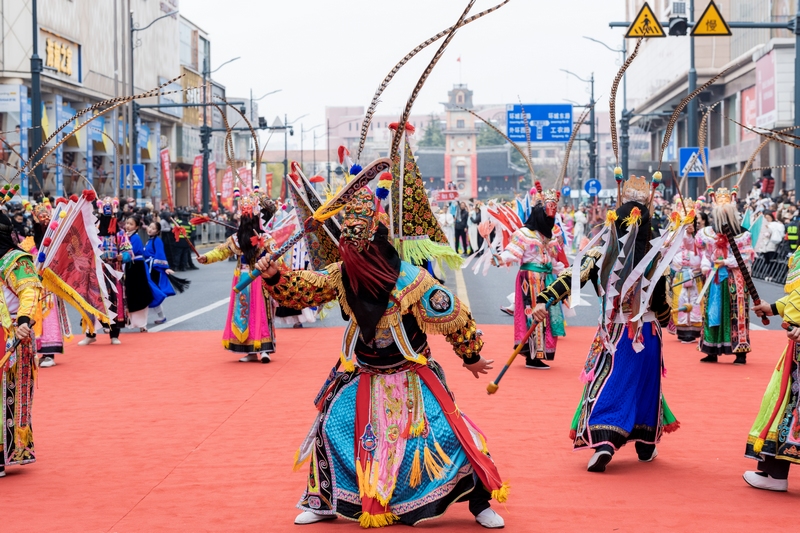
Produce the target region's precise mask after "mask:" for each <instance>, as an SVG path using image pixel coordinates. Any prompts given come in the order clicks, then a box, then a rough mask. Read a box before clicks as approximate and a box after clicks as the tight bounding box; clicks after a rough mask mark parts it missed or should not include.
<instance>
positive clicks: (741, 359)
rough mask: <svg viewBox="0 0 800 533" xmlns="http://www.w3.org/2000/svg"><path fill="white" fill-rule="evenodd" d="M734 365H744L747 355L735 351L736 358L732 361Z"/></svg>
mask: <svg viewBox="0 0 800 533" xmlns="http://www.w3.org/2000/svg"><path fill="white" fill-rule="evenodd" d="M733 364H734V365H746V364H747V355H745V354H743V353H737V354H736V359H735V360H734V361H733Z"/></svg>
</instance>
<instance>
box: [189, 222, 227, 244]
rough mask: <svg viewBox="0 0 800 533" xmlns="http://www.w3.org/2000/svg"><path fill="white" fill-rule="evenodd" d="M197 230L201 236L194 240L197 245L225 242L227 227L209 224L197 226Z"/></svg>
mask: <svg viewBox="0 0 800 533" xmlns="http://www.w3.org/2000/svg"><path fill="white" fill-rule="evenodd" d="M196 229H197V231H199V232H200V234H199V236H198V237H195V239H194V242H195V245H198V244H200V245H202V244H216V243H220V242H224V241H225V229H226V228H225V226H220V225H219V224H213V223H207V224H200V225H199V226H196Z"/></svg>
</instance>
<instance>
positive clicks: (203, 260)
mask: <svg viewBox="0 0 800 533" xmlns="http://www.w3.org/2000/svg"><path fill="white" fill-rule="evenodd" d="M197 262H198V263H200V264H201V265H205V264H206V263H208V257H206V256H204V255H201V256H200V257H198V258H197Z"/></svg>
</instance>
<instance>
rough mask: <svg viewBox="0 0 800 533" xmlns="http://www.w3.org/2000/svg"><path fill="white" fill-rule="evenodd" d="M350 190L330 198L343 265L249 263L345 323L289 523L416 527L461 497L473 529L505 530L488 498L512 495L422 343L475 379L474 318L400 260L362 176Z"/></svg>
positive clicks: (301, 454)
mask: <svg viewBox="0 0 800 533" xmlns="http://www.w3.org/2000/svg"><path fill="white" fill-rule="evenodd" d="M365 172H366V171H365ZM351 184H355V185H353V186H352V187H350V190H348V188H347V187H346V188H345V189H343V191H342V192H340V193H339V195H338V196H337V198H340V199H344V200H343V201H347V204H346V207H345V214H344V222H343V229H342V235H341V238H340V241H339V250H340V254H341V257H342V261H341V262H338V263H334V264H331V265H329V266H328V267H327V268H326V269H325V270H322V271H318V272H311V271H292V270H289V269H287V268H286V267H285V266H282V267H281V268H280V269H279V266H278V265H277V264H275V263H271V262H270V261H269V259H268V258H263V259H262V260H260V261H259V263H258V265H257V266H258V268H259V269H261V271H262V272H263V274H262V275H263V276H264V277H265V278H266V279H265V284H266V285H265V288H266V290H267V291H268V292H269V294H271V295H272V296H273V297H274V298H275V299H276V300H277V301H278V302H280V303H281V305H286V306H291V307H294V308H297V309H301V308H304V307H308V306H312V305H322V304H324V303H325V302H329V301H334V300H338V302H339V304H340V306H341V308H342V310H343V312H344V313H345V314H346V315H347V317H348V319H349V322H348V324H347V326H346V329H345V333H344V338H343V343H342V346H343V347H342V354H341V358H340V363H341V368H342V370H343V371H342V372H332V373H331V377H330V381H329V382H328V383H326V384H325V385H324V386H323V390H322V391H321V393H320V395H319V398H320V400H319V402H318V403H317V408H318V409H319V413H318V414H317V417H316V420H315V422H314V424H313V426H312V428H311V431H310V432H309V434H308V437H307V438H306V440H305V441H304V443H303V444H302V446H301V448H300V450H299V451H298V453H297V455H296V461H295V469H299V468H300V466H301V465H302V464H303V463H305V462H306V461H310V464H309V476H308V486H307V489H306V491H305V493H304V494H303V496H302V498H301V500H300V502H299V504H298V507H299V508H300V509H302V511H303V512H302V513H300V515H298V517H297V518H296V520H295V523H296V524H308V523H313V522H318V521H320V520H325V519H331V518H336V517H337V516H342V517H345V518H348V519H351V520H357V521H359V523H360V524H361V525H362V527H380V526H386V525H390V524H393V523H397V522H399V523H403V524H409V525H413V524H417V523H419V522H421V521H424V520H428V519H431V518H434V517H437V516H440V515H441V514H443V513H444V512H445V510H446V509H447V507H448V506H449V505H450V504H452V503H455V502H457V501H468V502H469V508H470V511H471V512H472V513H473V515H475V517H476V521H477V522H478V523H480V524H481V525H483V526H484V527H492V528H497V527H502V526H503V519H502V518H501V517H500V516H499V515H498V514H497V513H495V512H494V510H492V509H491V507H490V503H489V502H490V500H491V499H492V498H494V499H496V500H497V501H499V502H503V501H505V500H506V497H507V493H508V488H507V486H506V485H504V484H503V482H502V481H501V479H500V475H499V473H498V472H497V469H496V467H495V465H494V463H493V462H492V460H491V458H490V457H489V455H488V450H487V447H486V438H485V437H484V436H483V434H482V433H481V432H480V430H478V429H477V427H476V426H475V425H474V424H473V423H472V422H471V421H470V419H469V418H467V416H466V415H464V414H463V413H462V412H461V411H460V410H459V409H458V407H457V406H456V404H455V403H454V400H453V396H452V393H451V392H450V391H449V389H448V388H447V385H446V383H445V379H444V373H443V371H442V368H441V367H440V366H439V364H438V363H437V362H435V361H434V360H433V358H432V356H431V350H430V348H429V346H428V343H427V336H428V335H429V334H440V335H445V337H446V338H447V340H448V341H449V342H450V343H451V344H452V345H453V348H454V351H455V352H456V354H457V355H458V356H459V357H461V358H462V359H463V362H464V366H465V367H466V368H467V369H468V370H469V371H471V372H472V373H473V374H474V375H475V377H478V376H479V375H480V374H484V373H486V371H487V370H489V369H491V363H492V362H491V361H487V360H485V359H483V358H482V357H481V355H480V351H481V348H482V346H483V342H482V341H481V339H480V337H479V335H478V331H477V328H476V327H475V321H474V320H473V319H472V316H471V315H470V313H469V310H468V309H467V308H466V307H465V306H464V305H463V304H462V303H461V302H460V301H459V300H458V298H456V297H455V296H454V295H453V294H452V293H451V292H450V291H449V290H448V289H447V288H445V287H443V286H442V285H440V284H439V283H437V281H436V280H435V279H434V278H433V276H431V275H430V274H429V273H428V272H427V271H425V270H424V269H421V268H419V267H416V266H414V265H412V264H410V263H407V262H405V261H401V259H400V256H399V255H398V252H397V250H396V249H395V248H394V246H392V245H391V244H390V243H389V241H388V239H387V236H388V230H387V228H386V226H385V225H383V224H379V223H378V220H377V219H376V213H377V207H376V200H375V197H374V195H373V193H372V192H371V191H370V190H369V188H366V187H364V188H361V189H358V190H357V192H355V193H354V191H356V187H357V186H360V185H359V177H356V178H354V181H352V182H351ZM353 193H354V194H353ZM335 200H336V198H334V201H335ZM322 209H323V210H324V209H325V206H323V208H322ZM337 366H338V365H337Z"/></svg>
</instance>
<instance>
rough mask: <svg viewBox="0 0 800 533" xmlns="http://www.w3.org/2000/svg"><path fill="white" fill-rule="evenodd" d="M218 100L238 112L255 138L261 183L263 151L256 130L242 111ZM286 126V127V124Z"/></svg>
mask: <svg viewBox="0 0 800 533" xmlns="http://www.w3.org/2000/svg"><path fill="white" fill-rule="evenodd" d="M218 98H220V99H221V100H222V101H223V102H225V105H227V106H230V107H231V109H233V110H234V111H236V112H237V113H238V114H239V115H240V116H241V117H242V118H243V119H244V123H245V124H247V127H248V129H249V130H250V135H251V136H252V137H253V142H254V143H255V147H256V150H255V154H256V182H257V183H261V151H260V150H259V146H258V135H257V134H256V130H255V128H254V127H253V125H252V124H251V123H250V121H249V120H248V119H247V117H246V116H245V115H244V113H242V111H241V109H239V108H237V107H236V106H233V105H231V104H229V103H228V101H227V100H225V99H224V98H222V97H219V96H218ZM284 126H286V125H285V124H284Z"/></svg>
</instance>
